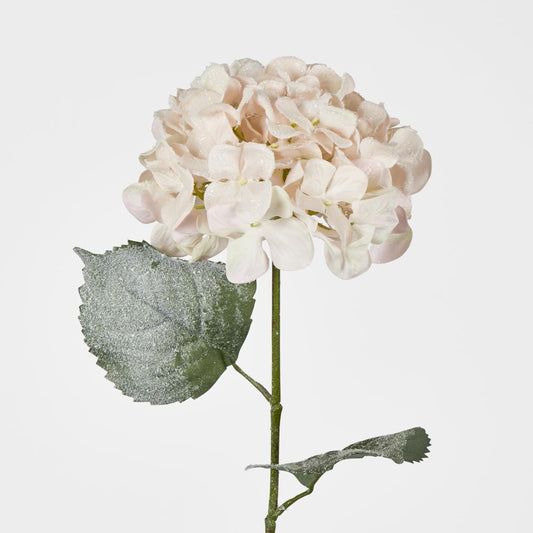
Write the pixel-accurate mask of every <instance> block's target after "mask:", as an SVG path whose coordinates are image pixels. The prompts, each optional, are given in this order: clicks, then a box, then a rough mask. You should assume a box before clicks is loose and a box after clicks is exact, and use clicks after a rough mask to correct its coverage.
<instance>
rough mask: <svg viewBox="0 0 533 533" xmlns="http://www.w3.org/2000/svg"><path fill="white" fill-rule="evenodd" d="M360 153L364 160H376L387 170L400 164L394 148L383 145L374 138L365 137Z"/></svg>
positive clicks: (360, 146)
mask: <svg viewBox="0 0 533 533" xmlns="http://www.w3.org/2000/svg"><path fill="white" fill-rule="evenodd" d="M359 151H360V152H361V157H362V158H363V159H376V160H378V161H379V162H381V163H383V164H384V165H385V166H386V167H387V168H390V167H392V166H394V165H395V164H396V163H397V162H398V154H397V153H396V150H395V149H394V147H393V146H391V145H389V144H385V143H381V142H379V141H378V140H376V139H374V138H373V137H365V138H364V139H363V140H362V141H361V144H360V145H359Z"/></svg>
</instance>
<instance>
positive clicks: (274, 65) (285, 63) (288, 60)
mask: <svg viewBox="0 0 533 533" xmlns="http://www.w3.org/2000/svg"><path fill="white" fill-rule="evenodd" d="M265 71H266V73H267V74H270V75H272V74H277V75H278V76H281V77H282V78H284V79H285V78H288V79H287V81H289V80H296V79H298V78H299V77H300V76H303V75H304V74H305V73H306V72H307V65H306V64H305V63H304V62H303V61H302V60H301V59H298V58H297V57H292V56H287V57H278V58H277V59H274V60H272V61H271V62H270V63H269V64H268V65H267V66H266V69H265ZM283 74H286V76H283Z"/></svg>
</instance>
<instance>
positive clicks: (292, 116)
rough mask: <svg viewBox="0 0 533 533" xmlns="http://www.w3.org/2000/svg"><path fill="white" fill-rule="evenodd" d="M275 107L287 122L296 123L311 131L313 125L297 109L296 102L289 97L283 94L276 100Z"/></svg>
mask: <svg viewBox="0 0 533 533" xmlns="http://www.w3.org/2000/svg"><path fill="white" fill-rule="evenodd" d="M276 108H277V109H278V111H279V112H280V113H281V114H283V115H284V116H285V117H286V118H287V119H288V120H289V122H292V123H294V124H297V125H298V126H300V128H302V129H304V130H306V131H311V129H312V128H313V125H312V124H311V121H310V120H309V119H308V118H307V117H306V116H305V115H304V114H303V113H302V112H301V111H300V110H299V109H298V106H297V105H296V102H295V101H294V100H293V99H292V98H289V97H286V96H283V97H281V98H278V99H277V100H276Z"/></svg>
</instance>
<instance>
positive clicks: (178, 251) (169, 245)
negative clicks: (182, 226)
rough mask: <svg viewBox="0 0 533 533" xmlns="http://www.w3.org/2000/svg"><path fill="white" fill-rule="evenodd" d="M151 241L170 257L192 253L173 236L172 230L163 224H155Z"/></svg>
mask: <svg viewBox="0 0 533 533" xmlns="http://www.w3.org/2000/svg"><path fill="white" fill-rule="evenodd" d="M150 242H151V243H152V246H153V247H154V248H156V249H157V250H159V251H160V252H163V253H164V254H167V255H169V256H170V257H183V256H185V255H189V253H190V250H189V249H188V248H186V247H184V246H180V245H179V244H178V243H177V242H176V241H175V240H174V239H173V238H172V234H171V232H170V231H169V230H168V228H167V227H166V226H164V225H163V224H156V225H155V226H154V228H153V229H152V236H151V238H150Z"/></svg>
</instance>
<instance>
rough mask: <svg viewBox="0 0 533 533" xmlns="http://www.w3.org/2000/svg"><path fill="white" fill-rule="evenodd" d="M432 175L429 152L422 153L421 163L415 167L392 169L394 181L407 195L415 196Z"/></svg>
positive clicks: (397, 166)
mask: <svg viewBox="0 0 533 533" xmlns="http://www.w3.org/2000/svg"><path fill="white" fill-rule="evenodd" d="M430 174H431V156H430V155H429V152H428V151H427V150H424V151H423V152H422V157H421V158H420V161H419V162H417V163H416V164H415V165H412V166H406V167H402V166H400V165H396V166H395V167H393V168H391V175H392V181H393V183H394V185H395V186H396V187H398V188H399V189H401V190H402V191H403V192H405V194H415V193H417V192H418V191H420V190H421V189H422V188H423V187H424V185H425V184H426V183H427V181H428V179H429V176H430Z"/></svg>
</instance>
